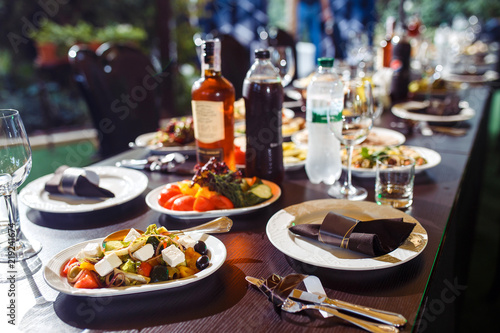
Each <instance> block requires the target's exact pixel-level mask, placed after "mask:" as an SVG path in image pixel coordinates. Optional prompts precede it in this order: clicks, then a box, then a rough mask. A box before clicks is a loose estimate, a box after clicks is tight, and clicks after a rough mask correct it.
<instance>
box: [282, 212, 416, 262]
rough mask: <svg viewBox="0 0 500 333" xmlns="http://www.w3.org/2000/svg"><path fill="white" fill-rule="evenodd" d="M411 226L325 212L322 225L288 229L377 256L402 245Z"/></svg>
mask: <svg viewBox="0 0 500 333" xmlns="http://www.w3.org/2000/svg"><path fill="white" fill-rule="evenodd" d="M415 225H416V223H408V222H403V218H392V219H379V220H371V221H359V220H356V219H353V218H350V217H347V216H343V215H339V214H336V213H333V212H329V213H328V215H327V216H326V217H325V219H324V220H323V223H322V224H299V225H294V226H292V227H290V228H289V230H290V231H291V232H293V233H294V234H297V235H300V236H303V237H306V238H310V239H314V240H317V241H319V242H322V243H324V244H329V245H334V246H338V247H340V248H344V249H349V250H352V251H356V252H360V253H364V254H367V255H370V256H373V257H377V256H381V255H384V254H386V253H389V252H391V251H393V250H395V249H397V248H398V247H399V246H400V245H401V244H403V242H404V241H405V240H406V238H408V236H409V235H410V234H411V232H412V230H413V228H414V227H415Z"/></svg>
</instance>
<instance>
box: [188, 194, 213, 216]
mask: <svg viewBox="0 0 500 333" xmlns="http://www.w3.org/2000/svg"><path fill="white" fill-rule="evenodd" d="M214 209H215V205H214V203H213V202H212V201H211V200H210V199H208V198H206V197H202V196H199V197H197V198H196V200H195V201H194V204H193V210H196V211H198V212H206V211H208V210H214Z"/></svg>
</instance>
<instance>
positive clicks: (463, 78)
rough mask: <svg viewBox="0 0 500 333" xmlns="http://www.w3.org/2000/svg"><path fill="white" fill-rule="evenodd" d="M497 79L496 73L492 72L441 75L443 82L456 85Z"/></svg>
mask: <svg viewBox="0 0 500 333" xmlns="http://www.w3.org/2000/svg"><path fill="white" fill-rule="evenodd" d="M498 77H499V74H498V72H496V71H492V70H490V71H486V72H485V73H484V74H478V75H474V74H456V73H446V74H444V75H443V79H444V80H446V81H449V82H457V83H485V82H491V81H495V80H496V79H498Z"/></svg>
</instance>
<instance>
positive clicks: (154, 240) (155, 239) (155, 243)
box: [146, 236, 160, 252]
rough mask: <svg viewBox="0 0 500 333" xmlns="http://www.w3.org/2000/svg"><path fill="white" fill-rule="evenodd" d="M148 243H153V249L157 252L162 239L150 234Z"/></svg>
mask: <svg viewBox="0 0 500 333" xmlns="http://www.w3.org/2000/svg"><path fill="white" fill-rule="evenodd" d="M146 244H151V245H153V250H154V251H155V252H156V248H157V247H158V245H160V240H159V239H158V237H155V236H149V237H148V240H147V241H146Z"/></svg>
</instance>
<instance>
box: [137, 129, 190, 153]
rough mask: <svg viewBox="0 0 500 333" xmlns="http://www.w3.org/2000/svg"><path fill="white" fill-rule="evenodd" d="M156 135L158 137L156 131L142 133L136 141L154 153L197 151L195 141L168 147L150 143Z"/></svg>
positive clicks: (141, 146)
mask: <svg viewBox="0 0 500 333" xmlns="http://www.w3.org/2000/svg"><path fill="white" fill-rule="evenodd" d="M155 137H156V132H151V133H145V134H141V135H139V136H138V137H137V138H136V139H135V142H134V143H135V145H136V146H137V147H140V148H146V149H148V150H149V151H151V152H152V153H154V154H163V153H173V152H185V153H188V152H194V151H196V145H195V143H194V142H192V143H189V144H185V145H177V146H166V147H162V146H160V145H152V144H150V142H151V141H152V140H153V139H154V138H155Z"/></svg>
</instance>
